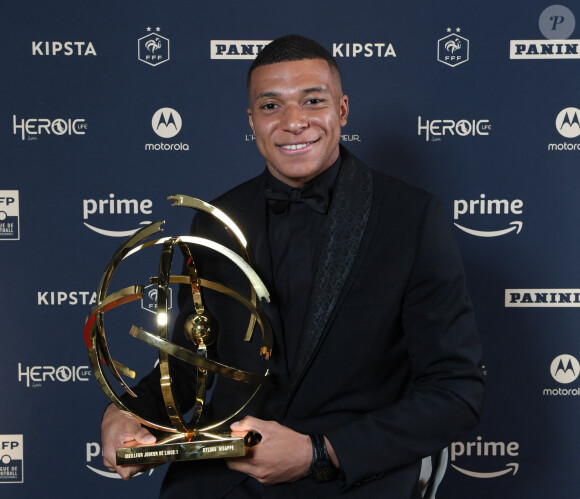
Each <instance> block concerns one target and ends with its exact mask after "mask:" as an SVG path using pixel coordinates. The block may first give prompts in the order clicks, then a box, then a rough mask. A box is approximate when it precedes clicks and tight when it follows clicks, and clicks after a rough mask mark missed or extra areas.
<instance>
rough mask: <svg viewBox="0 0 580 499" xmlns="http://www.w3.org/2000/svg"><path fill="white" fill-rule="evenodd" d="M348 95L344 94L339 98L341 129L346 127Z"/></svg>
mask: <svg viewBox="0 0 580 499" xmlns="http://www.w3.org/2000/svg"><path fill="white" fill-rule="evenodd" d="M348 110H349V107H348V95H346V94H344V95H343V96H342V97H341V98H340V126H341V127H343V126H345V125H346V122H347V118H348Z"/></svg>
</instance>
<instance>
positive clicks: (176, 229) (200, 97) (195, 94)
mask: <svg viewBox="0 0 580 499" xmlns="http://www.w3.org/2000/svg"><path fill="white" fill-rule="evenodd" d="M3 6H4V9H2V10H3V12H2V18H1V21H0V24H1V28H0V39H1V46H2V47H3V51H2V59H1V61H2V67H3V70H2V78H1V82H0V85H1V92H0V103H1V115H0V122H1V126H0V137H1V144H2V147H1V155H2V161H1V165H2V167H1V175H0V265H1V274H0V275H1V276H2V278H1V280H0V304H1V305H0V306H1V307H2V309H1V310H2V313H1V322H0V327H1V335H2V336H1V342H2V343H1V356H2V362H0V380H1V383H0V390H1V391H0V393H1V395H2V401H3V403H2V408H3V409H2V414H1V415H0V495H2V497H14V498H21V497H22V498H23V497H57V496H62V495H64V494H70V495H71V497H78V496H82V497H102V496H103V495H104V494H107V493H110V494H121V493H127V494H129V497H142V498H146V497H155V496H156V494H157V490H158V487H159V483H160V480H161V478H162V476H163V474H164V470H163V468H160V469H157V470H155V471H153V472H152V473H147V474H143V475H141V476H138V477H136V478H134V479H133V480H131V481H130V482H128V483H124V482H122V481H121V480H119V479H118V478H116V477H114V476H111V475H110V474H109V473H108V472H107V470H106V469H105V468H104V467H103V464H102V460H101V457H100V443H99V423H100V418H101V413H102V410H103V408H104V406H105V405H106V403H107V402H108V399H106V397H105V395H104V394H103V393H102V391H101V389H100V388H99V386H98V384H97V383H96V381H95V379H94V376H93V374H92V372H91V369H90V367H89V362H88V358H87V354H86V348H85V344H84V341H83V338H82V329H83V325H84V320H85V317H86V315H87V313H88V311H89V308H90V306H91V305H92V304H94V303H95V293H94V292H95V290H96V287H97V284H98V281H99V279H100V275H101V273H102V271H103V270H104V267H105V264H106V263H107V261H108V259H109V258H110V256H112V254H113V252H114V251H115V250H116V248H117V247H118V246H119V245H120V244H121V242H122V241H123V240H124V238H125V237H127V236H128V235H129V234H131V233H132V232H133V231H134V230H136V229H137V228H139V227H140V226H142V224H144V223H147V222H149V221H156V220H167V223H166V225H165V233H166V234H175V235H177V234H181V233H185V232H186V231H187V228H188V226H189V223H190V218H191V215H192V212H191V211H190V210H188V209H184V208H172V207H171V206H170V202H169V201H168V200H167V199H166V198H167V196H168V195H172V194H187V195H191V196H195V197H199V198H202V199H205V200H211V199H212V198H213V197H214V196H216V195H218V194H219V193H221V192H223V191H225V190H226V189H229V188H230V187H233V186H234V185H236V184H238V183H239V182H241V181H243V180H245V179H248V178H250V177H251V176H254V175H256V174H258V173H259V172H260V171H261V170H262V169H263V168H264V164H263V161H262V159H261V157H260V155H259V154H258V152H257V150H256V147H255V143H254V142H255V138H254V137H253V135H252V133H251V130H250V128H249V126H248V122H247V117H246V114H245V109H246V89H245V75H246V71H247V68H248V65H249V63H250V60H251V59H252V58H253V57H255V55H256V54H257V53H258V52H259V51H260V50H261V48H262V47H263V46H264V44H266V43H267V42H268V41H269V40H271V39H273V38H275V37H277V36H279V35H282V34H286V33H288V32H298V33H301V34H304V35H306V36H311V37H313V38H316V39H317V40H319V41H320V42H321V43H322V44H323V45H324V46H326V47H327V48H328V49H329V50H330V51H331V52H332V53H333V54H334V55H335V57H336V58H337V60H338V63H339V65H340V66H341V68H342V72H343V79H344V82H343V83H344V89H345V91H346V93H348V95H349V97H350V103H351V114H350V117H349V123H348V125H347V126H346V127H345V128H344V131H343V136H342V142H343V144H344V145H346V146H347V147H349V148H350V149H351V150H352V151H353V153H354V154H356V155H357V156H359V157H360V158H361V159H363V160H364V161H366V162H367V163H368V164H369V165H372V166H373V167H375V168H377V169H379V170H381V171H384V172H387V173H390V174H393V175H396V176H398V177H400V178H402V179H404V180H406V181H408V182H411V183H413V184H416V185H419V186H421V187H423V188H426V189H428V190H430V191H432V192H434V193H436V194H437V195H438V196H439V197H440V198H441V199H442V201H443V203H444V206H445V207H446V210H447V213H448V216H449V222H450V224H453V225H454V230H455V235H456V238H457V240H458V243H459V245H460V247H461V249H462V253H463V256H464V262H465V266H466V271H467V276H468V283H469V288H470V291H471V294H472V297H473V301H474V303H475V306H476V311H477V318H478V323H479V329H480V332H481V337H482V340H483V344H484V347H485V370H486V374H487V383H488V392H487V402H486V407H485V412H484V414H483V419H482V422H481V424H480V425H479V427H478V428H477V429H476V430H474V431H473V432H471V433H470V434H468V435H466V436H465V437H464V438H463V439H461V440H460V441H458V442H454V443H453V444H451V446H450V452H449V467H448V469H447V474H446V477H445V480H444V482H443V484H442V486H441V488H440V493H439V497H442V498H457V499H463V498H465V497H470V498H474V499H476V498H489V497H499V498H544V497H554V498H558V499H559V498H579V497H580V492H579V485H580V483H579V481H578V474H577V471H578V470H577V467H578V462H579V460H580V459H579V458H580V455H579V449H580V431H578V414H579V409H580V379H578V374H579V371H580V366H579V363H578V359H580V341H579V321H578V319H579V317H580V308H579V307H580V272H579V270H578V269H579V267H578V263H577V260H578V259H577V257H576V250H577V248H578V247H579V243H580V241H579V233H580V232H579V230H578V199H579V198H578V192H579V187H580V170H579V164H580V162H579V158H580V93H579V91H578V76H579V75H580V70H579V64H580V60H579V59H580V26H578V24H579V23H580V7H579V5H578V3H577V2H569V3H567V5H555V4H550V3H549V2H543V1H538V0H533V1H529V0H528V1H516V2H507V3H506V2H499V1H492V2H463V1H459V0H450V1H447V2H429V1H427V0H420V1H415V2H405V1H390V2H371V1H364V0H363V1H359V2H352V1H346V0H334V1H332V2H331V1H327V2H303V1H301V0H297V1H295V2H292V3H291V4H278V3H277V2H271V1H263V0H260V1H254V2H186V1H183V0H175V1H173V2H159V1H151V0H142V1H139V2H137V1H135V0H132V1H125V2H112V1H103V0H101V1H98V2H97V1H84V2H82V1H72V0H59V1H56V2H42V1H27V2H17V1H15V0H9V1H8V2H4V4H3ZM141 253H145V252H141ZM153 253H155V252H153ZM153 253H152V255H151V261H148V260H147V258H148V257H147V258H144V260H143V261H139V262H135V263H134V264H131V265H130V264H129V263H127V274H128V277H127V282H128V283H129V284H145V285H148V284H149V281H148V277H149V276H150V275H154V274H155V273H156V263H155V262H156V259H157V254H153ZM124 265H125V264H124ZM132 272H135V274H134V275H132V276H129V274H131V273H132ZM124 285H127V284H124ZM119 287H120V285H119V286H118V287H115V286H114V285H112V290H115V289H119ZM128 307H129V308H128V309H127V311H120V312H119V313H118V314H117V315H118V317H117V318H115V321H118V322H119V327H117V324H116V323H113V326H112V327H113V329H109V330H108V336H107V337H108V339H109V340H110V343H111V345H110V347H111V351H112V353H113V356H115V357H116V358H117V359H118V360H120V361H121V362H124V363H128V364H130V366H131V367H133V368H135V369H136V370H137V371H138V376H139V375H141V374H143V373H145V372H147V370H148V369H150V368H151V367H152V365H153V363H154V361H155V352H151V351H149V350H148V349H147V348H146V347H143V346H140V345H135V343H138V342H136V341H135V340H134V339H132V338H130V337H129V335H128V327H126V326H125V325H124V324H123V325H121V324H122V323H123V321H124V314H126V315H127V316H130V317H131V319H130V320H132V321H134V322H137V323H138V324H139V325H143V326H146V325H147V323H148V322H150V321H151V318H153V317H155V316H154V314H152V313H150V312H151V311H154V309H155V288H154V287H151V288H147V289H146V292H145V296H144V299H143V301H141V302H137V303H134V304H132V308H131V306H129V305H128ZM171 311H172V312H174V311H175V307H174V308H172V309H171ZM123 348H124V349H125V350H123V351H124V352H125V353H123V354H121V353H118V352H119V350H116V349H120V350H122V349H123ZM346 348H347V346H346V345H345V354H346ZM127 349H132V350H134V351H135V352H138V353H139V354H138V355H137V358H136V359H135V360H130V359H129V360H128V359H127V358H126V354H127Z"/></svg>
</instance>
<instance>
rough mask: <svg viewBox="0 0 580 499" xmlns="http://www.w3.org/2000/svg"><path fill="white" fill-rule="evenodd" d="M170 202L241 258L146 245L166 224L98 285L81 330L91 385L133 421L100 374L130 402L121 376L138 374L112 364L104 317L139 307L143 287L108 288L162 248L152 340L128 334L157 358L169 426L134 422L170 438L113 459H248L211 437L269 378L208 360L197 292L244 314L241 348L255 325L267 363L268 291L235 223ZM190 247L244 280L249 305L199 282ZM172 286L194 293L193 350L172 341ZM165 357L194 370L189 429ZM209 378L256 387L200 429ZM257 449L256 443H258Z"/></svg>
mask: <svg viewBox="0 0 580 499" xmlns="http://www.w3.org/2000/svg"><path fill="white" fill-rule="evenodd" d="M168 199H171V200H173V201H174V203H173V206H186V207H189V208H192V209H195V210H200V211H204V212H206V213H209V214H210V215H212V216H213V217H214V218H216V219H217V220H218V221H219V222H220V223H221V224H222V225H223V226H224V228H225V229H226V230H227V232H228V233H229V234H230V235H232V236H233V237H234V239H235V240H236V242H237V245H238V248H239V251H240V254H241V256H240V255H238V254H237V253H235V252H233V251H231V250H230V249H229V248H227V247H225V246H223V245H221V244H218V243H216V242H214V241H211V240H209V239H204V238H200V237H196V236H179V237H164V238H158V239H154V240H149V241H148V239H149V238H150V237H151V236H153V235H154V234H157V233H158V232H160V231H162V228H161V226H162V225H163V224H164V222H154V223H152V224H150V225H148V226H146V227H143V228H142V229H140V230H138V231H137V232H136V233H135V234H133V235H132V236H131V237H129V238H128V239H127V240H126V241H125V242H124V243H123V244H122V245H121V246H120V247H119V249H118V250H117V251H116V252H115V254H114V255H113V257H112V258H111V259H110V260H109V263H108V264H107V266H106V268H105V271H104V272H103V274H102V276H101V279H100V282H99V287H98V291H97V304H96V305H95V306H94V307H93V308H92V309H91V312H90V313H89V316H88V318H87V320H86V323H85V328H84V337H85V343H86V345H87V349H88V352H89V359H90V362H91V367H92V369H93V372H94V374H95V378H96V379H97V381H98V383H99V384H100V386H101V388H102V389H103V391H104V392H105V394H106V395H107V396H108V397H109V399H110V400H111V401H112V402H113V404H115V405H116V406H117V407H118V408H119V409H121V410H123V411H126V412H129V413H131V411H129V409H128V407H127V406H126V405H125V404H124V403H123V401H122V399H121V398H120V397H119V395H117V393H116V392H115V390H114V389H113V387H112V386H111V384H110V382H109V380H108V378H107V376H106V375H105V372H104V369H103V366H106V367H107V368H108V369H109V372H110V373H111V375H112V376H113V378H114V379H115V380H116V381H117V382H118V383H119V384H120V385H121V387H122V388H123V390H124V391H125V392H126V393H128V394H129V395H131V396H133V397H136V394H135V393H134V392H133V391H132V390H131V388H129V386H128V385H127V383H126V382H125V381H124V380H123V376H125V377H129V378H135V376H136V373H135V371H134V370H132V369H131V368H129V367H127V366H125V365H123V364H121V363H119V362H117V361H116V360H114V359H113V358H112V357H111V354H110V352H109V348H108V345H107V339H106V335H105V325H104V316H105V313H106V312H108V311H109V310H112V309H113V308H116V307H118V306H120V305H123V304H125V303H129V302H133V301H136V300H140V299H142V297H143V292H144V286H143V285H141V284H138V285H132V286H128V287H124V288H122V289H120V290H118V291H115V292H112V293H108V288H109V285H110V283H111V279H112V277H113V275H114V273H115V271H116V270H117V268H118V266H119V265H120V264H121V262H123V261H124V260H125V259H126V258H128V257H129V256H131V255H134V254H135V253H137V252H139V251H141V250H144V249H146V248H151V247H154V246H157V245H160V246H161V255H160V259H159V269H158V273H157V276H154V277H152V278H151V279H150V282H151V283H153V284H156V285H157V312H156V313H157V326H156V328H157V331H156V334H155V333H151V332H149V331H146V330H145V329H143V328H141V327H138V326H133V327H131V330H130V334H131V336H132V337H134V338H136V339H138V340H140V341H142V342H143V343H145V344H147V345H150V346H152V347H154V348H155V349H156V350H157V351H158V356H159V371H160V387H161V393H162V397H163V404H164V406H165V409H166V412H167V416H168V419H169V422H170V425H167V424H166V423H160V422H158V421H150V420H148V419H145V418H144V417H143V416H141V415H139V414H135V413H131V414H132V415H133V416H134V417H135V418H136V419H137V420H138V421H139V422H140V423H141V424H144V425H146V426H149V427H151V428H154V429H156V430H160V431H162V432H165V433H167V434H170V435H173V436H169V437H167V438H165V439H163V440H162V441H161V442H158V443H156V444H154V445H153V446H146V447H143V448H124V449H118V450H117V459H118V462H119V464H141V463H150V462H166V461H174V460H184V459H209V458H213V457H228V456H229V457H232V456H239V455H243V454H244V452H245V451H244V448H245V446H244V443H243V439H240V438H231V437H230V436H229V434H226V435H224V434H214V433H208V432H209V431H210V430H214V429H218V428H219V427H220V426H222V425H224V424H225V423H227V422H228V421H229V420H231V419H232V418H233V417H235V416H236V415H237V414H239V413H240V412H241V411H242V410H243V409H244V408H245V407H246V406H247V405H248V404H249V403H250V401H251V400H252V399H253V397H254V396H255V395H256V393H257V392H258V390H259V389H260V386H261V384H262V383H264V382H265V381H266V379H267V378H268V376H269V371H268V370H266V372H264V373H263V374H259V373H251V372H247V371H244V370H241V369H238V368H235V367H231V366H228V365H225V364H223V363H220V362H217V361H216V360H213V359H210V358H208V354H207V345H209V344H212V343H213V342H214V341H215V339H216V338H215V336H216V334H217V333H216V330H215V328H214V327H213V323H214V322H213V321H214V320H213V317H212V316H211V315H210V313H209V311H208V310H206V308H205V305H204V301H203V291H202V290H203V289H204V288H207V289H212V290H214V291H217V292H219V293H223V294H225V295H227V296H229V297H231V298H233V299H234V300H236V301H237V302H239V303H240V304H242V305H243V306H244V307H246V309H247V310H248V312H249V316H250V320H249V323H248V326H247V328H246V333H245V335H244V337H243V338H244V340H245V341H249V340H250V339H251V337H252V333H253V331H254V329H255V326H256V324H257V325H258V326H259V328H260V330H261V333H262V346H261V347H260V350H259V352H258V353H259V354H260V355H264V357H265V358H266V359H268V358H269V357H270V355H271V353H272V344H273V337H272V330H271V326H270V323H269V322H268V320H267V318H266V316H265V315H264V313H263V312H262V311H261V309H260V307H259V302H260V301H261V300H266V301H269V300H270V296H269V293H268V290H267V289H266V286H265V285H264V283H263V282H262V280H261V279H260V277H259V276H258V274H257V273H256V271H255V270H254V268H255V263H254V260H253V256H252V253H251V250H250V248H249V246H248V243H247V240H246V238H245V237H244V235H243V234H242V232H241V230H240V229H239V228H238V227H237V225H236V224H235V223H234V222H233V220H231V218H229V217H228V216H227V215H226V214H225V213H223V212H222V211H221V210H219V209H217V208H216V207H214V206H212V205H210V204H208V203H205V202H204V201H201V200H199V199H196V198H191V197H188V196H183V195H176V196H170V197H169V198H168ZM191 246H203V247H206V248H209V249H212V250H214V251H216V252H218V253H220V254H222V255H223V256H225V257H226V258H228V259H229V260H230V261H232V262H233V263H234V264H235V265H236V266H237V267H238V268H239V269H240V270H241V271H242V272H243V273H244V274H245V276H246V277H247V279H248V281H249V283H250V291H249V297H248V298H247V297H245V296H244V295H243V294H242V293H241V292H239V291H238V290H233V289H231V288H229V287H227V286H226V285H225V284H222V283H217V282H213V281H210V280H207V279H204V278H203V277H202V276H200V275H199V274H198V271H197V267H196V265H195V261H194V258H193V256H192V252H191V250H190V247H191ZM176 247H177V248H179V250H180V251H181V254H182V255H183V257H184V258H185V261H186V262H187V264H186V269H185V275H172V274H171V266H172V261H173V256H174V253H175V248H176ZM171 284H185V285H189V287H190V289H191V296H192V302H193V308H194V310H195V313H194V314H193V315H191V316H190V317H189V318H188V319H187V320H186V328H185V333H186V337H187V338H188V339H189V341H190V342H191V348H184V347H183V346H180V345H176V344H174V343H172V342H171V341H170V338H169V325H168V323H169V320H168V317H169V315H168V313H169V310H168V308H169V306H168V305H169V292H170V285H171ZM170 357H174V358H177V359H180V360H182V361H184V362H187V363H189V364H190V365H192V366H194V367H195V368H196V370H197V379H196V393H195V400H193V417H192V419H191V421H190V423H186V422H185V421H184V417H183V414H182V413H181V410H180V408H179V405H178V403H177V401H176V399H175V395H174V393H173V380H172V379H171V372H170V367H169V365H170ZM208 372H212V373H215V374H217V375H219V376H223V377H226V378H230V379H233V380H236V381H241V382H244V383H252V384H256V385H257V387H256V389H255V390H254V391H253V393H252V394H251V395H250V397H249V398H248V399H247V401H246V402H245V403H244V404H243V405H242V407H239V408H237V409H236V410H235V411H234V412H233V413H232V414H231V415H230V416H228V417H227V418H225V419H223V420H221V421H217V422H213V423H210V424H208V425H206V426H204V427H203V428H201V427H199V422H200V420H201V416H202V413H203V409H204V405H205V397H206V390H207V374H208ZM256 441H259V438H258V439H257V440H256Z"/></svg>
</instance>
